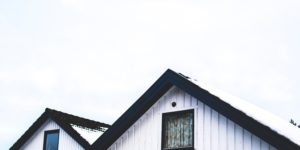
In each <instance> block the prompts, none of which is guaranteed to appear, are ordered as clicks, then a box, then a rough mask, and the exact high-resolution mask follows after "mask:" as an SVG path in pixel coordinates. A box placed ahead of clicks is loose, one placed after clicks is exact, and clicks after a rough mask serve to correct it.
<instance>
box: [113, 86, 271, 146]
mask: <svg viewBox="0 0 300 150" xmlns="http://www.w3.org/2000/svg"><path fill="white" fill-rule="evenodd" d="M172 102H176V103H177V105H176V107H172V105H171V103H172ZM189 109H194V117H195V118H194V132H195V134H194V148H195V150H276V148H274V147H273V146H272V145H270V144H268V143H266V142H265V141H263V140H262V139H260V138H258V137H257V136H255V135H253V134H252V133H250V132H248V131H247V130H245V129H243V128H242V127H240V126H239V125H238V124H236V123H234V122H232V121H231V120H230V119H228V118H226V117H224V116H223V115H221V114H219V113H218V112H216V111H215V110H213V109H211V108H210V107H209V106H207V105H205V104H203V103H202V102H200V101H198V100H197V99H195V98H194V97H192V96H190V95H189V94H187V93H185V92H184V91H182V90H180V89H178V88H176V87H173V88H171V89H170V90H169V91H168V92H167V93H166V94H164V95H163V96H162V97H161V98H160V99H159V100H158V101H157V102H156V103H155V104H154V105H153V106H152V107H151V108H150V109H149V110H148V111H147V112H146V113H145V114H143V115H142V117H141V118H139V119H138V120H137V121H136V122H135V123H134V124H133V125H132V126H131V127H130V128H129V129H128V130H127V131H126V132H124V134H123V135H122V136H121V137H120V138H119V139H118V140H116V141H115V142H114V143H113V144H112V145H111V146H110V147H109V150H141V149H143V150H160V149H161V136H162V114H163V113H167V112H173V111H180V110H189Z"/></svg>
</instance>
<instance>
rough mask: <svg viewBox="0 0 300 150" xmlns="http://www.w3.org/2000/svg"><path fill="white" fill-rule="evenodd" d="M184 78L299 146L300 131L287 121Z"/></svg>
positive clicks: (236, 98) (203, 84)
mask: <svg viewBox="0 0 300 150" xmlns="http://www.w3.org/2000/svg"><path fill="white" fill-rule="evenodd" d="M186 78H187V79H188V80H189V81H191V82H193V83H194V84H196V85H197V86H199V87H200V88H202V89H204V90H207V91H208V92H209V93H211V94H212V95H215V96H217V97H219V98H220V99H221V100H223V101H224V102H226V103H228V104H229V105H231V106H232V107H234V108H236V109H238V110H240V111H242V112H244V113H245V114H247V115H248V116H249V117H251V118H253V119H255V120H256V121H258V122H260V123H261V124H263V125H265V126H268V127H270V128H271V129H272V130H273V131H275V132H277V133H278V134H280V135H282V136H284V137H286V138H288V139H290V140H291V141H293V142H294V143H295V144H297V145H299V146H300V129H299V128H297V127H295V126H293V125H292V124H290V123H289V122H288V121H285V120H283V119H281V118H279V117H277V116H275V115H274V114H271V113H270V112H267V111H265V110H263V109H261V108H259V107H257V106H255V105H253V104H251V103H248V102H246V101H245V100H242V99H240V98H238V97H235V96H232V95H230V94H228V93H226V92H223V91H221V90H218V89H215V88H213V87H211V86H209V85H207V84H205V83H202V82H201V83H200V82H199V81H197V80H195V79H191V78H189V77H186Z"/></svg>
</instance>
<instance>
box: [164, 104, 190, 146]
mask: <svg viewBox="0 0 300 150" xmlns="http://www.w3.org/2000/svg"><path fill="white" fill-rule="evenodd" d="M162 149H163V150H193V149H194V110H186V111H178V112H171V113H165V114H163V116H162Z"/></svg>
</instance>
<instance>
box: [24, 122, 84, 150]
mask: <svg viewBox="0 0 300 150" xmlns="http://www.w3.org/2000/svg"><path fill="white" fill-rule="evenodd" d="M56 129H59V141H58V149H59V150H84V149H83V148H82V147H81V145H79V144H78V143H77V142H76V141H75V140H74V139H73V138H72V137H71V136H70V135H68V134H67V133H66V132H65V131H64V130H63V129H62V128H61V127H59V126H58V125H57V124H56V123H55V122H54V121H52V120H48V121H46V122H45V123H44V125H42V126H41V127H40V129H38V130H37V131H36V133H35V134H34V135H33V136H32V137H31V138H30V139H29V140H28V141H27V142H26V143H25V144H24V145H23V146H22V148H21V150H42V149H43V144H44V131H47V130H56Z"/></svg>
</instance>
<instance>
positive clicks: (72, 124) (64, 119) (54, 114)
mask: <svg viewBox="0 0 300 150" xmlns="http://www.w3.org/2000/svg"><path fill="white" fill-rule="evenodd" d="M48 119H51V120H53V121H54V122H55V123H57V124H58V125H59V126H60V127H61V128H62V129H63V130H64V131H65V132H67V133H68V134H69V135H70V136H71V137H72V138H73V139H74V140H75V141H76V142H77V143H79V144H80V145H81V146H82V147H83V148H85V149H88V148H89V147H90V146H91V143H89V141H88V139H87V138H86V137H84V136H83V135H82V134H83V133H81V132H80V131H79V132H78V129H77V128H81V129H82V130H89V131H94V132H104V131H105V130H106V129H107V128H109V127H110V125H108V124H105V123H101V122H97V121H93V120H89V119H85V118H81V117H78V116H74V115H71V114H67V113H64V112H60V111H56V110H53V109H49V108H46V109H45V112H44V113H43V114H42V115H41V116H40V117H39V118H38V119H37V120H36V121H35V122H34V123H33V124H32V125H31V126H30V127H29V129H28V130H27V131H26V132H25V133H24V134H23V135H22V136H21V138H20V139H18V140H17V142H16V143H15V144H14V145H13V146H12V147H11V148H10V150H18V149H20V148H21V147H22V146H23V144H25V143H26V141H28V140H29V139H30V137H32V136H33V134H34V133H35V132H36V131H37V130H38V129H39V128H40V127H41V126H42V125H43V124H44V123H45V122H46V121H47V120H48Z"/></svg>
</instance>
